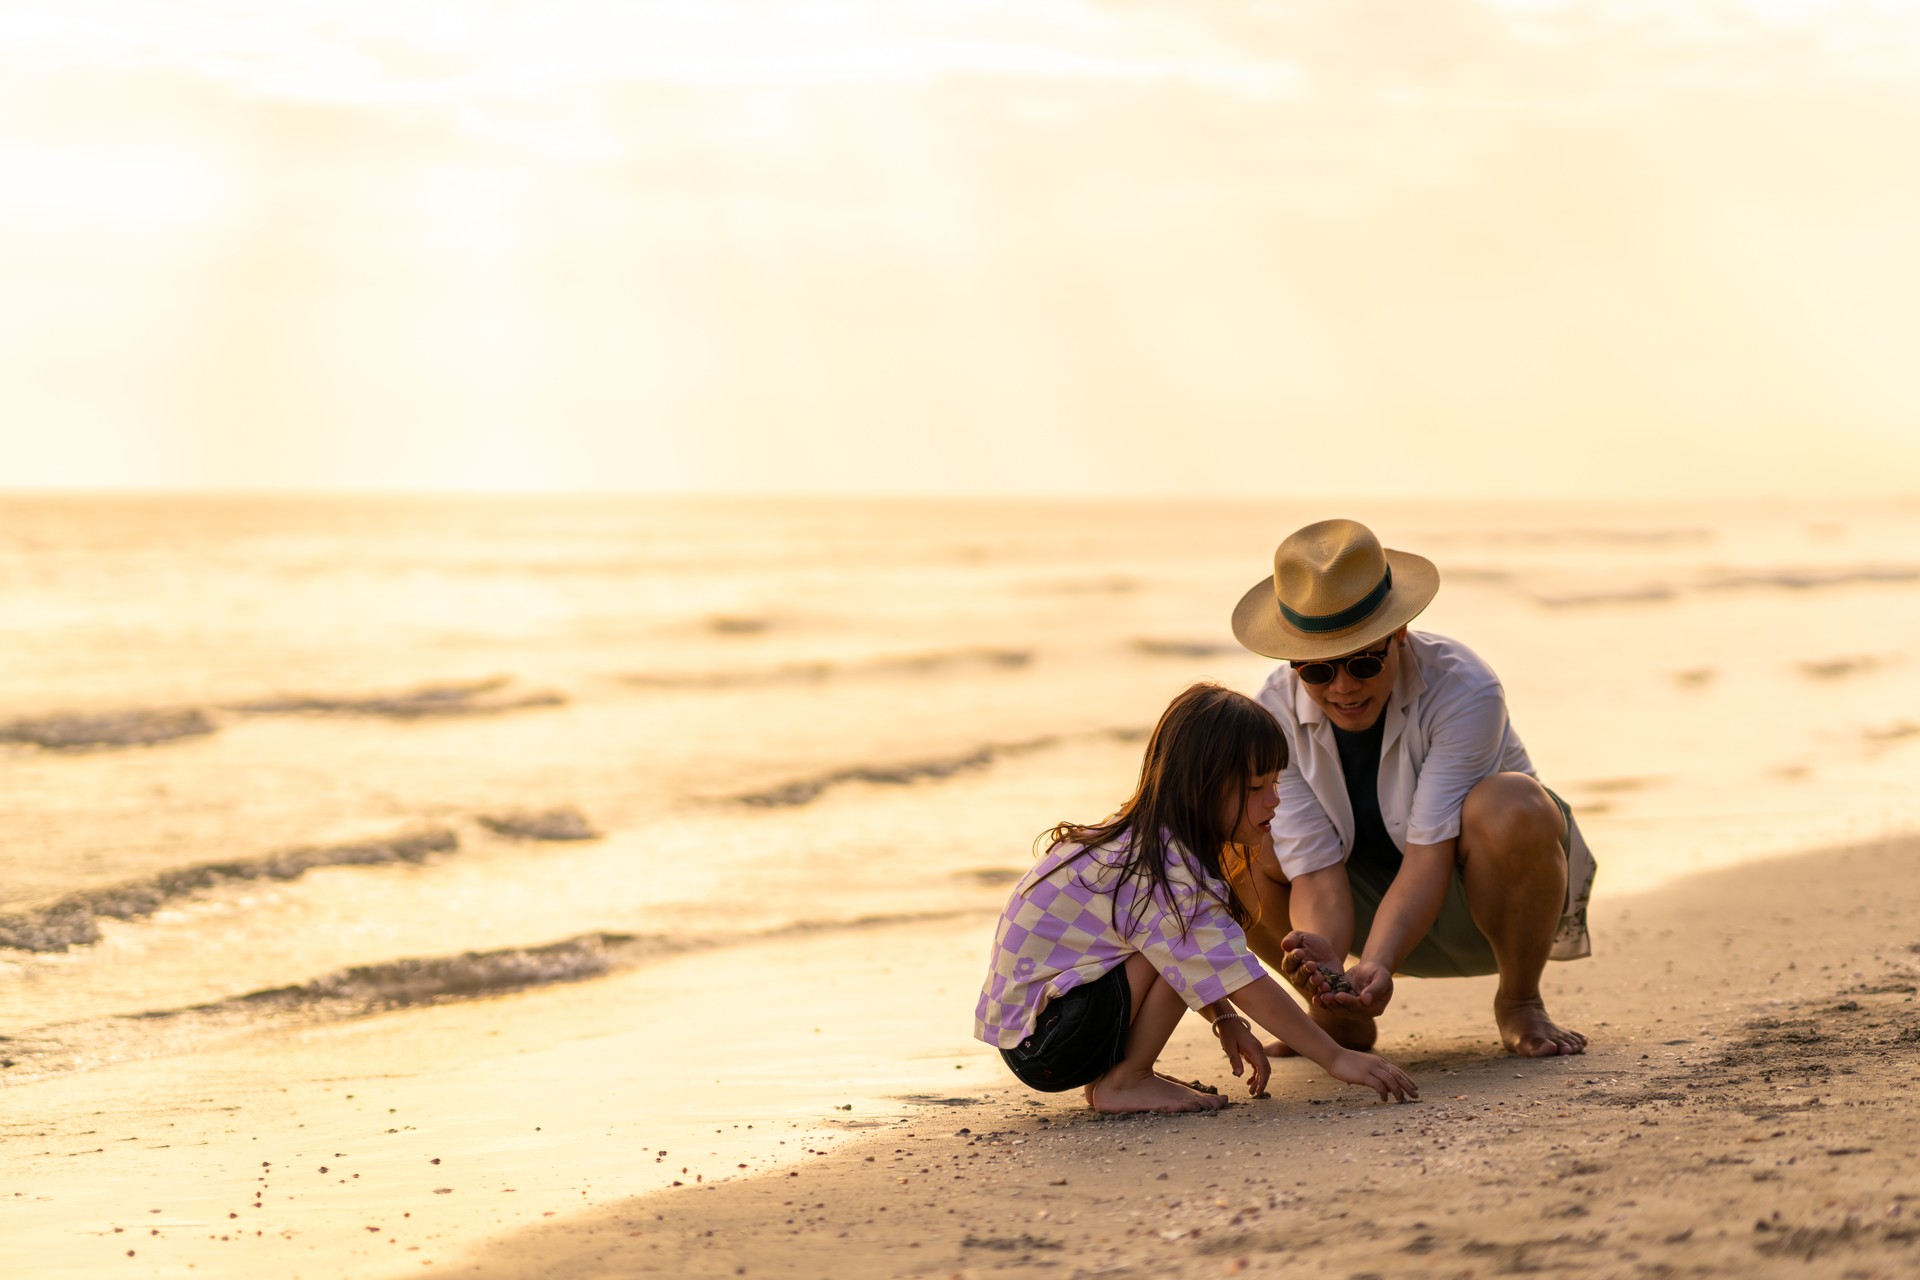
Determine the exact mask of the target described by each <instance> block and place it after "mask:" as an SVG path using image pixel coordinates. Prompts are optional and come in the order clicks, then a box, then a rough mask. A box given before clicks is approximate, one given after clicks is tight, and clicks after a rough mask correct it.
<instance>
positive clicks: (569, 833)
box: [474, 807, 601, 840]
mask: <svg viewBox="0 0 1920 1280" xmlns="http://www.w3.org/2000/svg"><path fill="white" fill-rule="evenodd" d="M474 821H475V822H478V823H479V824H480V825H481V826H483V827H485V828H486V829H487V830H489V831H491V832H493V833H494V834H495V835H497V836H507V837H508V838H510V839H514V840H598V839H599V838H600V835H601V833H600V832H599V830H597V829H596V828H595V827H594V825H593V824H592V823H591V822H588V821H587V816H586V815H585V814H583V813H581V812H580V811H579V810H578V809H574V808H571V807H567V808H560V809H542V810H539V811H538V812H530V811H526V810H516V811H514V812H511V813H483V814H481V815H480V816H479V817H477V818H475V819H474Z"/></svg>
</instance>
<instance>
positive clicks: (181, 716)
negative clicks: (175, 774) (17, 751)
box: [0, 707, 215, 751]
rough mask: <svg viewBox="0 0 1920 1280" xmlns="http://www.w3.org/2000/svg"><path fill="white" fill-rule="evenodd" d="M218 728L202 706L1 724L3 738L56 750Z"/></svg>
mask: <svg viewBox="0 0 1920 1280" xmlns="http://www.w3.org/2000/svg"><path fill="white" fill-rule="evenodd" d="M214 728H215V726H214V723H213V721H212V720H210V719H208V717H207V713H206V712H204V711H202V710H200V709H199V708H198V707H179V708H168V709H159V710H154V709H141V708H135V709H132V710H127V711H104V712H85V713H81V712H68V713H62V714H59V715H50V716H36V717H32V718H29V719H25V720H15V721H13V722H11V723H9V724H4V725H0V742H18V743H23V744H25V745H28V746H35V747H46V748H49V749H50V750H55V751H85V750H90V749H95V748H100V747H147V746H152V745H153V744H155V743H158V742H171V741H173V740H174V739H176V738H191V737H197V736H199V735H201V734H208V733H212V732H213V731H214Z"/></svg>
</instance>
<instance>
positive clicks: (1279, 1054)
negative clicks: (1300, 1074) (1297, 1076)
mask: <svg viewBox="0 0 1920 1280" xmlns="http://www.w3.org/2000/svg"><path fill="white" fill-rule="evenodd" d="M1260 1047H1261V1048H1263V1049H1265V1050H1266V1051H1267V1056H1268V1057H1269V1058H1297V1057H1299V1056H1300V1053H1299V1051H1298V1050H1296V1049H1294V1048H1293V1047H1292V1046H1291V1045H1289V1044H1288V1043H1287V1042H1286V1041H1285V1040H1269V1041H1267V1043H1265V1044H1264V1045H1261V1046H1260Z"/></svg>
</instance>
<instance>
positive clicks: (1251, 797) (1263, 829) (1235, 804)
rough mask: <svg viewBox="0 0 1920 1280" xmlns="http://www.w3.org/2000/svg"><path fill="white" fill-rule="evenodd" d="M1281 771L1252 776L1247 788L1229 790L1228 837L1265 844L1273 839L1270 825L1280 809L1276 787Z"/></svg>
mask: <svg viewBox="0 0 1920 1280" xmlns="http://www.w3.org/2000/svg"><path fill="white" fill-rule="evenodd" d="M1279 781H1280V775H1279V774H1278V773H1263V774H1260V775H1258V776H1256V777H1253V778H1249V779H1248V780H1247V785H1246V789H1245V790H1239V789H1237V788H1236V789H1235V790H1232V791H1229V792H1228V793H1227V825H1228V828H1229V830H1230V831H1231V832H1232V834H1230V835H1229V836H1228V837H1227V839H1229V840H1231V841H1232V842H1233V843H1235V844H1252V845H1264V844H1266V843H1267V842H1268V841H1269V840H1271V839H1272V838H1273V837H1272V834H1271V833H1270V831H1269V830H1268V824H1269V823H1270V822H1272V821H1273V815H1274V812H1275V811H1276V810H1278V809H1279V808H1280V793H1279V792H1278V791H1277V790H1276V789H1275V788H1276V784H1278V783H1279Z"/></svg>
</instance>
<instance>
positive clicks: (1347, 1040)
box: [1307, 1004, 1380, 1049]
mask: <svg viewBox="0 0 1920 1280" xmlns="http://www.w3.org/2000/svg"><path fill="white" fill-rule="evenodd" d="M1307 1012H1308V1013H1309V1014H1311V1015H1312V1017H1313V1020H1314V1022H1315V1023H1316V1024H1318V1025H1319V1027H1320V1029H1321V1030H1322V1031H1324V1032H1326V1033H1327V1034H1328V1035H1330V1036H1332V1037H1333V1042H1334V1043H1335V1044H1337V1045H1339V1046H1340V1047H1341V1048H1343V1049H1372V1048H1373V1042H1374V1041H1376V1040H1378V1039H1379V1038H1380V1024H1379V1022H1378V1021H1376V1020H1375V1019H1373V1018H1370V1017H1368V1016H1367V1015H1366V1014H1364V1013H1351V1012H1348V1011H1347V1010H1345V1009H1329V1008H1327V1007H1326V1006H1325V1005H1320V1004H1316V1005H1314V1006H1313V1007H1312V1008H1311V1009H1309V1010H1308V1011H1307Z"/></svg>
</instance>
